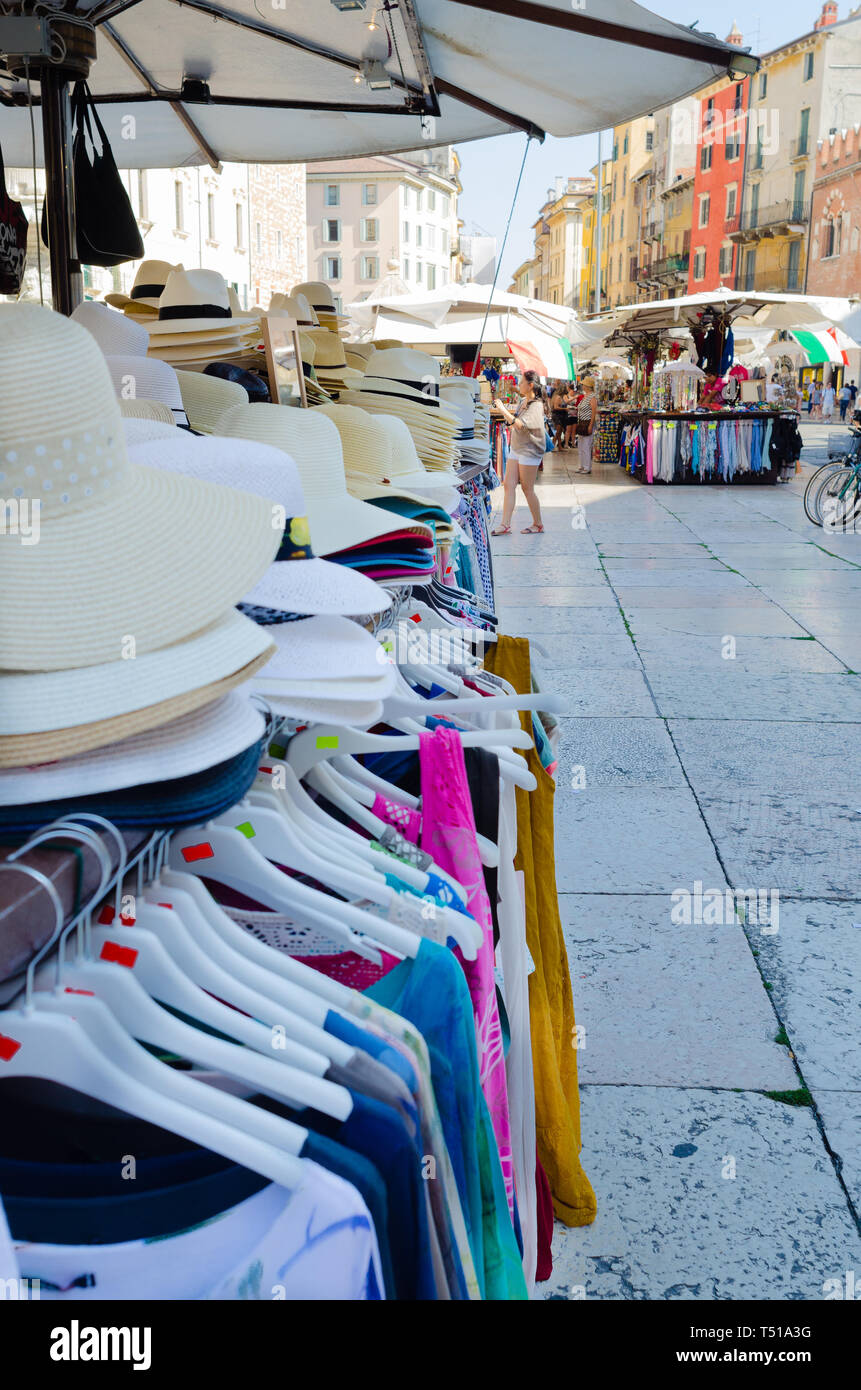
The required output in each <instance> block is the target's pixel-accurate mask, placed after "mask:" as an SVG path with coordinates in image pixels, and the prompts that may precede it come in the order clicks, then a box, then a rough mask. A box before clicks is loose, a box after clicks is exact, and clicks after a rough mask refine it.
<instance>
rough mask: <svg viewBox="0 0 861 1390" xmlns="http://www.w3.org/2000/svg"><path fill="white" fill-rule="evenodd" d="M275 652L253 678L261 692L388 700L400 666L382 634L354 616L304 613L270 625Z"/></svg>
mask: <svg viewBox="0 0 861 1390" xmlns="http://www.w3.org/2000/svg"><path fill="white" fill-rule="evenodd" d="M266 632H267V633H268V635H269V637H270V639H271V640H272V641H273V642H274V643H275V648H276V650H275V653H274V655H273V656H272V657H271V659H270V660H269V661H268V662H267V664H266V666H265V667H264V668H263V669H262V670H260V671H258V672H257V674H256V675H255V676H254V677H253V678H252V680H251V689H252V690H254V691H256V692H257V693H258V694H261V695H265V696H267V698H268V697H269V696H270V695H278V694H279V693H280V694H284V695H289V696H293V697H294V698H295V697H299V698H301V697H302V696H307V697H308V698H309V699H319V700H325V699H339V700H351V699H358V700H367V699H373V698H376V699H379V700H383V699H385V698H386V696H387V695H390V694H391V692H392V690H393V689H394V685H395V682H396V679H397V671H396V669H395V667H394V665H393V664H392V662H391V661H390V660H389V659H388V657H387V656H386V655H385V653H384V651H383V649H382V647H381V646H380V644H379V642H378V641H377V640H376V638H374V637H372V636H371V635H370V633H368V632H365V630H364V628H362V627H359V625H358V623H351V622H350V620H349V619H348V618H338V617H328V616H327V617H317V618H303V619H300V620H299V621H298V622H294V623H276V624H274V625H273V626H271V627H267V628H266Z"/></svg>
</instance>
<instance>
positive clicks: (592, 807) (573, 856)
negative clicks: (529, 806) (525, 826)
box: [556, 783, 724, 970]
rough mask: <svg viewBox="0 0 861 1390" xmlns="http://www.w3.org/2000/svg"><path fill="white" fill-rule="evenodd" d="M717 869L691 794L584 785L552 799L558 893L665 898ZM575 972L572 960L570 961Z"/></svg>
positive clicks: (717, 879) (715, 879) (711, 878)
mask: <svg viewBox="0 0 861 1390" xmlns="http://www.w3.org/2000/svg"><path fill="white" fill-rule="evenodd" d="M697 879H700V880H701V881H702V882H703V883H710V884H720V883H722V882H723V881H724V878H723V871H722V870H721V867H720V864H719V863H718V860H717V856H716V855H715V851H714V847H713V845H712V842H711V840H710V839H709V836H708V832H707V830H706V826H705V824H704V822H703V820H702V818H701V817H700V814H699V811H698V809H697V805H696V801H695V800H694V796H693V794H692V792H691V791H690V790H689V789H688V788H687V787H685V788H684V789H678V790H668V789H667V788H660V789H658V788H655V787H648V786H647V787H642V786H641V787H589V786H587V787H586V789H585V790H584V791H581V792H574V791H572V790H569V789H568V788H567V787H565V786H563V785H562V784H561V783H560V785H559V789H558V791H557V794H556V881H557V883H558V885H559V891H560V892H562V893H671V892H672V891H673V889H675V888H678V887H679V886H680V885H684V884H687V883H689V882H690V883H692V882H694V881H695V880H697ZM572 964H573V968H574V969H575V970H576V961H575V962H573V963H572Z"/></svg>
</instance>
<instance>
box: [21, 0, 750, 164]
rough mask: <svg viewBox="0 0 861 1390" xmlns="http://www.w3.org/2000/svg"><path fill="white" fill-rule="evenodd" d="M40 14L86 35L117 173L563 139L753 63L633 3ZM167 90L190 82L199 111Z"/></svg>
mask: <svg viewBox="0 0 861 1390" xmlns="http://www.w3.org/2000/svg"><path fill="white" fill-rule="evenodd" d="M7 8H8V7H7ZM25 8H27V9H29V6H26V7H25ZM41 10H42V11H44V13H45V14H46V15H49V16H51V18H52V20H53V16H54V15H56V14H57V13H61V14H66V15H71V16H75V17H77V18H81V19H86V20H91V21H93V22H94V23H95V24H96V28H97V34H98V57H97V60H96V62H95V64H94V65H93V68H92V72H91V78H90V86H91V89H92V91H93V93H94V95H95V96H96V98H97V100H98V101H99V104H100V113H101V116H102V119H103V121H104V124H105V127H106V129H107V133H108V136H109V138H110V139H111V141H112V143H113V145H114V149H115V152H116V156H117V161H118V163H119V164H120V166H121V167H125V168H159V167H172V166H178V165H183V164H201V163H206V162H210V163H217V162H218V161H222V160H224V161H227V160H230V161H236V162H247V161H258V162H263V163H266V162H275V163H283V162H289V161H298V160H310V159H329V158H338V159H343V158H350V157H351V156H356V155H362V154H369V153H385V152H390V153H394V152H397V151H402V150H410V149H416V148H423V147H426V146H428V145H448V144H454V143H458V142H461V141H466V140H477V139H481V138H483V137H486V136H491V135H503V134H507V133H509V132H511V131H518V130H519V131H526V132H527V133H529V134H532V135H535V136H537V137H538V138H539V139H540V138H543V136H544V134H545V133H549V134H551V135H556V136H571V135H580V134H584V133H587V132H589V131H594V130H598V129H605V128H606V127H608V126H612V125H616V124H618V123H619V122H621V121H627V120H630V119H632V118H633V117H635V116H639V115H643V114H645V113H646V112H648V111H651V110H652V109H653V108H654V107H656V106H665V105H666V104H667V103H668V102H672V101H674V100H676V99H677V98H679V97H681V96H684V95H686V94H687V93H689V92H693V91H696V90H698V89H699V88H701V87H703V86H704V85H705V84H706V83H708V82H711V81H713V80H714V79H715V78H718V77H721V76H724V75H725V74H726V73H727V72H728V71H731V72H734V73H742V72H745V71H753V70H755V69H756V67H757V65H758V64H757V60H756V59H754V58H751V57H750V56H749V55H748V54H746V53H745V52H743V51H741V50H739V49H738V48H735V47H734V46H732V45H730V44H725V43H722V42H720V41H719V40H718V39H716V38H715V37H714V36H713V35H709V34H701V33H699V32H697V31H694V30H692V29H689V28H686V27H684V26H683V25H680V24H674V23H672V22H671V21H670V20H666V19H662V18H661V17H660V16H658V15H655V14H652V13H651V12H650V11H649V10H647V9H644V8H643V7H642V6H640V5H638V4H636V3H634V0H601V5H600V6H599V7H598V8H597V9H596V10H595V11H594V12H593V10H592V7H591V6H589V7H583V8H581V7H580V6H579V5H576V6H575V5H572V3H571V0H543V3H540V4H539V3H533V0H400V3H399V4H397V5H392V6H383V5H377V6H374V4H373V3H372V0H367V4H366V5H364V6H363V7H361V8H356V9H353V10H343V9H340V8H339V7H338V6H337V5H336V4H333V3H331V0H280V3H272V4H267V5H260V4H259V3H258V0H77V2H76V3H75V0H67V3H66V4H62V3H61V4H58V5H54V4H51V5H50V6H48V5H46V6H43V7H41ZM372 15H373V18H374V20H375V28H374V29H373V30H371V29H369V21H370V20H371V19H372ZM369 64H376V65H377V66H375V67H373V68H371V67H369ZM185 79H193V80H196V81H197V82H198V83H200V82H202V83H205V84H206V88H207V89H208V90H207V91H206V93H205V100H203V101H201V100H200V99H199V98H200V90H199V88H198V90H197V91H196V92H194V91H192V90H190V89H189V88H187V87H186V88H185V89H184V87H183V84H184V80H185ZM34 90H35V92H36V99H37V101H38V99H39V98H38V84H36V85H35V87H34ZM195 96H196V97H197V98H198V99H197V100H194V99H191V98H193V97H195ZM0 101H2V102H3V103H4V105H7V107H8V109H7V110H5V111H4V113H3V122H2V124H3V155H4V158H5V161H6V164H7V165H19V166H24V167H27V166H29V165H30V164H31V162H32V157H33V152H32V149H31V142H30V122H29V113H28V111H27V110H26V106H25V103H26V87H25V84H24V83H23V81H20V80H18V81H16V80H15V79H13V78H9V77H0ZM10 102H12V103H13V105H11V106H9V103H10ZM16 104H17V105H16ZM39 124H40V123H39V121H38V120H37V121H36V128H37V149H36V159H37V161H39V162H41V160H42V149H41V131H40V130H39ZM130 132H133V136H131V137H130Z"/></svg>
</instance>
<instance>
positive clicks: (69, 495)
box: [0, 303, 281, 671]
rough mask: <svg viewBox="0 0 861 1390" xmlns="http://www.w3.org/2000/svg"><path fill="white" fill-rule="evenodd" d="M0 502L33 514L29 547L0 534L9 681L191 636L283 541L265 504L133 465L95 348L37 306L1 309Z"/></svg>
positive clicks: (0, 611)
mask: <svg viewBox="0 0 861 1390" xmlns="http://www.w3.org/2000/svg"><path fill="white" fill-rule="evenodd" d="M46 381H50V383H51V389H50V390H48V391H46V390H45V389H44V383H45V382H46ZM263 408H264V407H262V406H256V407H255V409H256V410H261V409H263ZM133 423H137V422H133ZM144 423H146V424H150V422H149V421H147V422H144ZM152 427H153V428H154V427H155V426H152ZM162 428H165V429H166V428H168V427H167V426H163V427H162ZM176 433H177V434H179V433H181V432H178V431H177V432H176ZM171 447H173V441H172V440H169V439H167V438H166V439H165V444H164V449H165V463H167V462H168V460H169V457H170V449H171ZM0 489H2V492H0V495H3V496H5V497H6V498H22V499H27V500H28V501H31V502H35V501H36V500H38V502H39V504H40V535H39V543H38V544H37V545H35V544H27V543H26V541H27V538H26V537H25V536H22V535H19V534H16V533H15V532H14V531H10V530H4V531H3V533H2V534H0V593H1V594H2V596H3V597H2V603H0V668H5V669H7V670H9V669H12V670H26V671H34V670H58V669H62V668H64V667H72V666H87V665H93V664H95V663H96V662H101V661H112V660H117V659H119V658H120V657H121V656H122V654H123V651H124V650H129V642H130V639H133V642H134V651H135V652H136V654H137V656H138V657H140V656H141V655H142V654H144V653H145V652H149V651H153V650H155V649H156V648H158V647H164V646H166V645H168V644H169V643H171V642H176V641H179V640H180V639H182V638H183V637H186V636H188V635H190V634H191V633H193V632H199V631H200V630H201V629H203V628H205V627H206V626H207V625H208V624H209V623H212V622H215V621H216V620H217V619H218V618H220V617H221V616H222V615H223V614H224V612H225V611H226V610H227V609H228V608H230V607H231V606H232V605H233V604H234V603H238V602H239V600H240V599H241V598H242V596H243V595H244V594H246V593H247V592H248V590H249V589H251V588H252V587H253V585H254V584H255V583H256V582H257V580H258V579H259V578H260V577H261V576H262V575H263V574H264V572H265V571H266V569H267V567H268V565H269V564H270V562H271V561H272V560H273V559H274V557H275V554H276V553H277V550H278V547H279V544H280V539H281V537H280V533H279V532H278V531H277V530H276V529H275V528H273V525H272V512H271V506H270V504H269V502H268V501H265V500H264V499H263V498H260V497H254V496H252V495H251V494H249V493H245V492H237V491H235V490H233V489H230V488H224V487H218V486H216V485H215V484H211V483H201V482H197V481H196V480H194V479H191V478H185V477H181V476H179V475H177V474H174V473H168V472H160V471H159V472H157V471H156V470H155V469H150V468H140V467H136V466H135V465H134V464H132V463H131V462H130V461H129V458H128V454H127V450H126V444H125V435H124V432H123V426H122V416H121V414H120V406H119V402H118V400H117V398H116V396H115V394H114V388H113V383H112V381H111V376H110V372H109V371H108V366H107V363H106V361H105V359H104V357H103V355H102V353H101V351H100V350H99V348H98V346H97V345H96V343H95V341H94V339H93V338H92V337H91V336H90V334H89V333H87V332H86V330H85V329H83V328H82V327H81V326H80V324H76V323H73V322H71V320H70V319H66V318H64V317H63V316H62V315H61V314H55V313H53V312H52V310H50V309H45V308H42V307H41V306H39V305H35V304H21V303H18V304H8V305H5V306H3V307H2V308H0ZM136 664H137V663H135V662H132V663H131V665H132V666H134V665H136Z"/></svg>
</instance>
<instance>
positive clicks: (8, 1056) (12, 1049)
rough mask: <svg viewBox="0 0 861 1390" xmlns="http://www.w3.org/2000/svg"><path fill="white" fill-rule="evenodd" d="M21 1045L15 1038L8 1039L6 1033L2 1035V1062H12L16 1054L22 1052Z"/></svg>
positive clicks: (0, 1038) (0, 1053)
mask: <svg viewBox="0 0 861 1390" xmlns="http://www.w3.org/2000/svg"><path fill="white" fill-rule="evenodd" d="M20 1050H21V1044H20V1043H19V1042H16V1041H15V1039H14V1038H10V1037H8V1036H7V1035H6V1034H5V1033H0V1062H11V1061H12V1058H13V1057H14V1056H15V1053H16V1052H20Z"/></svg>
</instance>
